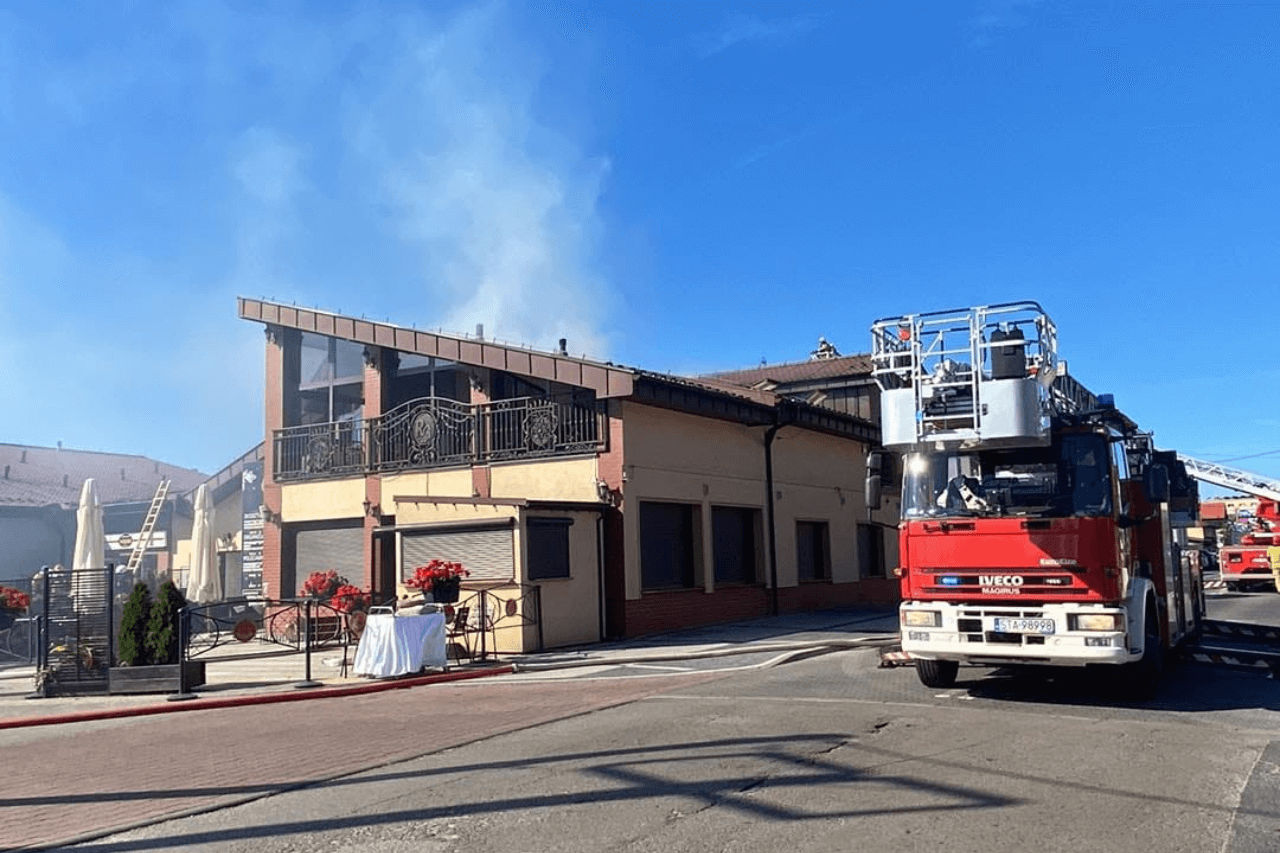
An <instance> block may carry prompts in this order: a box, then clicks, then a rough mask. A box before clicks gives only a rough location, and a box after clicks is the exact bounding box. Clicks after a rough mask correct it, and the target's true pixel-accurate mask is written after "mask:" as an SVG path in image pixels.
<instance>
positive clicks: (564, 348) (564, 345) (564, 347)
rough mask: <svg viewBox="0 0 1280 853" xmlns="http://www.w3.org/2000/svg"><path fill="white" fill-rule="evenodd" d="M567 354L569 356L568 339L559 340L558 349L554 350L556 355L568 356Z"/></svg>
mask: <svg viewBox="0 0 1280 853" xmlns="http://www.w3.org/2000/svg"><path fill="white" fill-rule="evenodd" d="M568 354H569V339H568V338H561V339H560V349H558V350H556V355H568Z"/></svg>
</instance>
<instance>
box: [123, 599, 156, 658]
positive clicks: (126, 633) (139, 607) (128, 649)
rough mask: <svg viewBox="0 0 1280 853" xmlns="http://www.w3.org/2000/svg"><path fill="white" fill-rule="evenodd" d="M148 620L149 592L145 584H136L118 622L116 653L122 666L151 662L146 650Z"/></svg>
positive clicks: (149, 615) (149, 613)
mask: <svg viewBox="0 0 1280 853" xmlns="http://www.w3.org/2000/svg"><path fill="white" fill-rule="evenodd" d="M150 620H151V590H150V588H149V587H148V586H147V585H146V584H145V583H136V584H134V585H133V592H131V593H129V600H128V601H126V602H125V604H124V616H123V617H122V618H121V620H120V645H119V646H118V648H117V650H116V652H117V657H118V658H119V660H120V664H121V665H122V666H146V665H147V664H149V663H150V662H151V651H150V649H148V648H147V623H148V622H150Z"/></svg>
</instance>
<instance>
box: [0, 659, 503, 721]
mask: <svg viewBox="0 0 1280 853" xmlns="http://www.w3.org/2000/svg"><path fill="white" fill-rule="evenodd" d="M511 672H513V667H511V666H499V667H493V668H491V669H482V670H475V671H471V672H444V673H436V674H432V675H419V676H414V677H411V678H400V679H396V680H395V681H380V682H375V683H373V684H356V685H353V686H351V687H321V688H316V689H314V690H307V691H301V692H297V693H268V694H266V695H256V696H255V695H249V696H229V697H227V698H225V699H193V700H191V701H190V702H166V703H164V704H163V705H159V704H157V705H138V706H135V707H132V708H112V709H110V710H104V711H82V712H80V713H78V714H54V715H49V716H43V717H15V718H13V719H8V720H0V730H4V729H22V728H28V727H32V726H52V725H58V724H61V723H86V722H92V721H94V720H116V719H122V718H125V717H147V716H154V715H156V714H176V713H180V712H183V711H207V710H213V709H217V708H238V707H242V706H245V705H272V704H276V703H279V702H303V701H306V700H310V699H329V698H333V697H337V696H359V695H362V694H365V693H382V692H383V691H386V690H404V689H406V688H409V687H420V686H423V685H426V684H441V683H444V682H449V681H468V680H471V679H473V678H486V677H488V676H491V675H508V674H510V673H511Z"/></svg>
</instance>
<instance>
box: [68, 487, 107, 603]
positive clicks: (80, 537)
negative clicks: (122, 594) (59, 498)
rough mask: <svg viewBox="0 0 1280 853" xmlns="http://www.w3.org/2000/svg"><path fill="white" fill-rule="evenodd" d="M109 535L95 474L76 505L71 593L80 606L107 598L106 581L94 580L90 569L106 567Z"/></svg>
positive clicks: (83, 489)
mask: <svg viewBox="0 0 1280 853" xmlns="http://www.w3.org/2000/svg"><path fill="white" fill-rule="evenodd" d="M106 547H107V537H106V535H105V534H104V533H103V530H102V504H101V503H100V502H99V501H98V487H97V486H96V485H95V484H94V482H93V478H92V477H90V478H89V479H87V480H85V481H84V485H82V486H81V487H80V506H79V508H78V509H76V547H75V551H74V552H73V553H72V555H71V597H72V599H74V601H75V603H76V609H77V610H84V609H87V608H89V607H93V606H98V605H99V603H100V602H104V601H106V593H105V590H104V589H103V587H102V585H101V584H99V583H94V582H93V581H92V580H90V576H89V574H88V570H90V569H104V568H105V567H106V562H107V561H106Z"/></svg>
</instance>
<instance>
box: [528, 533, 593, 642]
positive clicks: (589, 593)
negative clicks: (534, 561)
mask: <svg viewBox="0 0 1280 853" xmlns="http://www.w3.org/2000/svg"><path fill="white" fill-rule="evenodd" d="M530 516H533V517H536V518H568V519H571V520H572V521H573V524H572V525H571V526H570V527H569V577H567V578H550V579H546V580H538V581H529V580H525V581H524V582H525V583H530V584H537V585H538V586H539V588H540V589H541V602H542V640H543V643H544V645H545V646H546V647H547V648H556V647H558V646H571V645H577V644H580V643H594V642H597V641H598V640H599V639H600V601H601V590H600V559H599V550H598V546H597V535H598V525H597V520H598V519H599V515H598V514H597V513H594V512H558V511H552V510H543V509H538V510H528V511H526V512H525V513H524V518H528V517H530ZM521 540H522V544H521V547H520V551H519V552H518V553H519V554H520V565H519V566H517V567H516V571H517V577H518V578H523V576H524V571H525V568H524V567H525V566H527V565H529V554H528V550H527V542H528V539H527V537H523V536H522V537H521ZM535 640H536V637H535V636H533V635H532V632H531V631H530V630H528V629H526V631H525V637H524V641H525V642H526V644H527V645H526V648H532V647H533V642H534V641H535Z"/></svg>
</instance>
